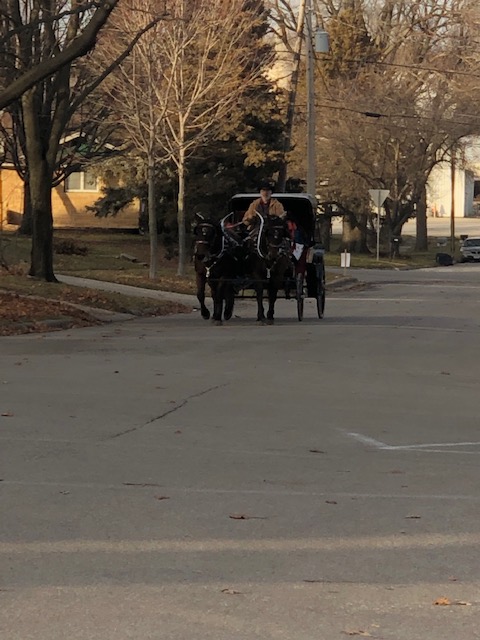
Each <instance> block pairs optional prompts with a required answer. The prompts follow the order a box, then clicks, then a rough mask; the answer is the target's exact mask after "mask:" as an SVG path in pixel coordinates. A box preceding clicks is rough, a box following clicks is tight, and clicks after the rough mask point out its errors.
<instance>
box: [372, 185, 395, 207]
mask: <svg viewBox="0 0 480 640" xmlns="http://www.w3.org/2000/svg"><path fill="white" fill-rule="evenodd" d="M368 193H369V194H370V198H371V199H372V200H373V203H374V205H375V206H376V207H377V209H380V207H381V206H382V204H383V203H384V202H385V200H386V199H387V198H388V196H389V195H390V191H389V190H388V189H369V190H368Z"/></svg>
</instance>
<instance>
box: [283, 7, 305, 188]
mask: <svg viewBox="0 0 480 640" xmlns="http://www.w3.org/2000/svg"><path fill="white" fill-rule="evenodd" d="M305 5H306V0H302V1H301V3H300V7H299V9H298V20H297V29H296V34H297V40H296V42H295V51H294V54H293V72H292V79H291V80H290V90H289V94H288V108H287V121H286V123H285V137H284V140H283V159H282V165H281V167H280V170H279V172H278V185H277V188H278V191H280V192H281V193H282V192H284V191H285V187H286V183H287V173H288V154H289V153H290V151H291V148H292V132H293V118H294V115H295V102H296V99H297V87H298V76H299V71H300V61H301V54H302V45H303V32H304V24H305Z"/></svg>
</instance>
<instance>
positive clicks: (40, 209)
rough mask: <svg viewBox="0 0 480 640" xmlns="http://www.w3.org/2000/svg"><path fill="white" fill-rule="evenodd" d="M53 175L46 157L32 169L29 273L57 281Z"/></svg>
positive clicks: (49, 280) (36, 276) (50, 280)
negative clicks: (54, 270)
mask: <svg viewBox="0 0 480 640" xmlns="http://www.w3.org/2000/svg"><path fill="white" fill-rule="evenodd" d="M51 184H52V175H51V172H50V171H49V168H48V163H47V161H46V160H45V159H42V161H41V162H39V163H37V164H36V165H35V166H33V167H31V169H30V197H31V206H32V252H31V264H30V271H29V275H31V276H33V277H35V278H41V279H43V280H46V281H47V282H57V279H56V277H55V274H54V273H53V218H52V189H51Z"/></svg>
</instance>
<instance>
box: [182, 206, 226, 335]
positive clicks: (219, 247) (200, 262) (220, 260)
mask: <svg viewBox="0 0 480 640" xmlns="http://www.w3.org/2000/svg"><path fill="white" fill-rule="evenodd" d="M195 215H196V224H195V227H194V236H195V246H194V253H193V259H194V266H195V274H196V281H197V298H198V302H199V303H200V311H201V314H202V318H204V319H205V320H208V319H209V318H210V311H209V310H208V308H207V307H206V305H205V288H206V285H207V283H208V285H209V287H210V290H211V293H212V300H213V316H212V320H213V322H214V323H215V324H217V325H221V324H222V315H223V318H224V319H225V320H230V318H231V317H232V315H233V305H234V302H235V290H234V284H233V283H234V280H235V277H236V262H235V259H234V258H233V256H232V255H231V254H230V253H229V252H228V251H227V250H226V247H225V239H224V237H223V234H222V229H221V226H220V223H218V222H216V221H214V220H210V219H206V218H204V217H203V216H202V215H201V214H198V213H197V214H195ZM224 307H225V308H224Z"/></svg>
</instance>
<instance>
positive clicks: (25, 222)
mask: <svg viewBox="0 0 480 640" xmlns="http://www.w3.org/2000/svg"><path fill="white" fill-rule="evenodd" d="M18 232H19V234H20V235H22V236H31V235H32V232H33V223H32V201H31V198H30V180H29V179H28V177H27V176H25V180H24V181H23V216H22V224H21V225H20V227H19V229H18Z"/></svg>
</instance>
